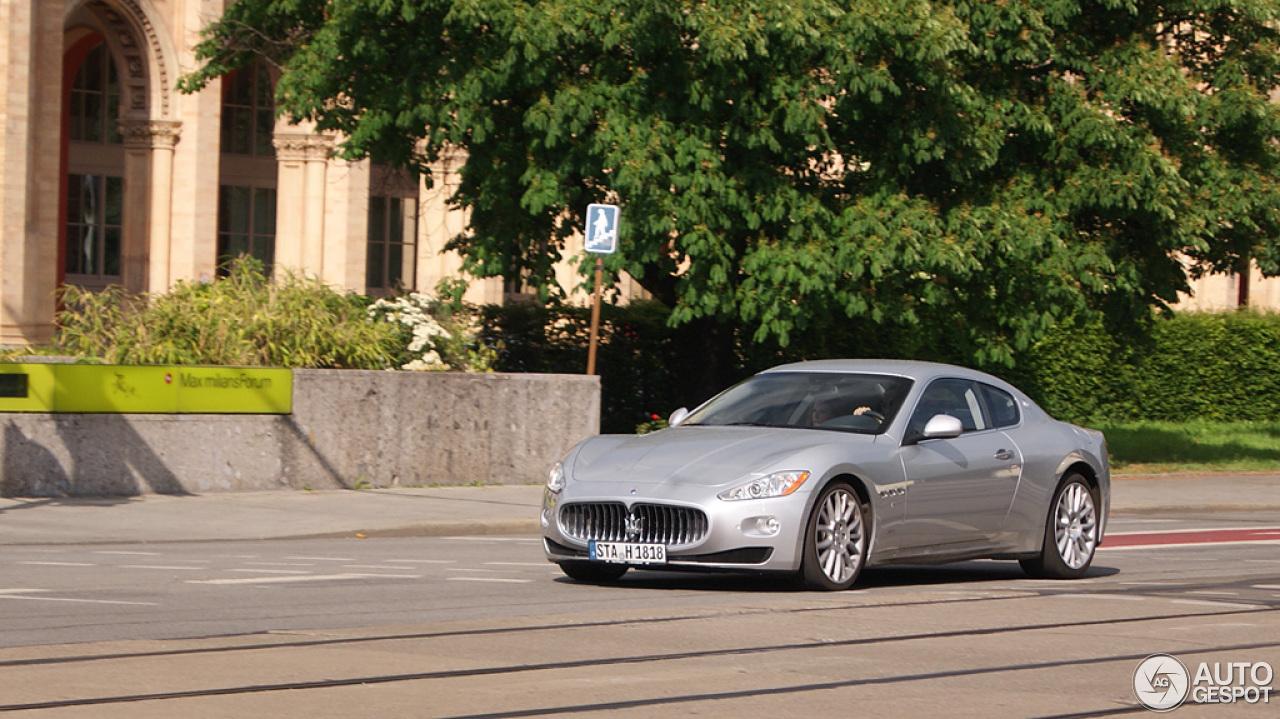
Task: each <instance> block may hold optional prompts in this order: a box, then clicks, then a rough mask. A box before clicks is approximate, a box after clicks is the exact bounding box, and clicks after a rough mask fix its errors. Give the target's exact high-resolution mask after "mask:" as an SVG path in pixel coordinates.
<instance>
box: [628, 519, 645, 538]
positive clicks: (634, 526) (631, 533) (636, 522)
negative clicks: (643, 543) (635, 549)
mask: <svg viewBox="0 0 1280 719" xmlns="http://www.w3.org/2000/svg"><path fill="white" fill-rule="evenodd" d="M626 529H627V540H628V541H631V542H634V541H636V540H637V539H639V538H640V531H641V530H643V529H644V518H643V517H639V516H636V513H635V512H629V513H628V514H627V527H626Z"/></svg>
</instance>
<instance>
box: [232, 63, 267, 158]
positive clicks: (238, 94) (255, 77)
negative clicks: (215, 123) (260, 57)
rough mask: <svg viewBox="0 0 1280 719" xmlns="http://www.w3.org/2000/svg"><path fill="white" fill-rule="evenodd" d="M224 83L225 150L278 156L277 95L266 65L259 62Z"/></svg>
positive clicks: (261, 155)
mask: <svg viewBox="0 0 1280 719" xmlns="http://www.w3.org/2000/svg"><path fill="white" fill-rule="evenodd" d="M222 82H223V92H222V152H223V153H224V154H228V155H248V156H250V157H274V156H275V147H274V146H272V144H271V136H272V131H273V128H274V127H275V96H274V90H273V89H272V86H271V75H270V73H268V72H267V68H266V66H264V65H263V64H262V63H259V62H255V63H253V64H252V65H250V66H248V67H246V68H242V69H240V70H237V71H235V72H233V73H231V74H230V75H228V76H226V77H225V78H223V80H222Z"/></svg>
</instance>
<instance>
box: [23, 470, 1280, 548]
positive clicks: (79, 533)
mask: <svg viewBox="0 0 1280 719" xmlns="http://www.w3.org/2000/svg"><path fill="white" fill-rule="evenodd" d="M1111 486H1112V503H1111V511H1112V513H1113V514H1140V513H1156V512H1215V511H1267V510H1269V511H1280V474H1256V475H1221V474H1218V475H1187V476H1181V475H1171V476H1160V477H1150V476H1148V477H1120V478H1116V479H1114V480H1113V481H1112V483H1111ZM541 498H542V487H541V486H534V485H512V486H485V487H433V488H420V489H419V488H415V489H377V490H331V491H318V492H307V491H290V490H281V491H274V492H250V493H226V494H206V495H200V496H172V495H143V496H140V497H127V498H112V499H65V498H62V499H59V498H55V499H3V498H0V545H15V544H103V543H117V542H118V543H148V542H182V541H205V540H240V539H280V538H299V537H356V536H357V535H364V536H366V537H379V536H381V537H386V536H448V535H483V534H534V533H536V532H537V531H538V507H539V503H540V502H541Z"/></svg>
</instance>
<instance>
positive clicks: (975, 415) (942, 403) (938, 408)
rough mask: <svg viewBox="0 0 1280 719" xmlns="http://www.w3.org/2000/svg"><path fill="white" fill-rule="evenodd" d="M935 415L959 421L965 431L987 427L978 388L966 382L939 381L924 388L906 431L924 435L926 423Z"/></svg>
mask: <svg viewBox="0 0 1280 719" xmlns="http://www.w3.org/2000/svg"><path fill="white" fill-rule="evenodd" d="M938 414H947V415H951V416H952V417H955V418H956V419H958V420H960V424H961V425H963V426H964V431H966V432H974V431H977V430H980V429H986V428H987V421H986V418H985V417H984V415H983V413H982V403H981V402H980V401H979V399H978V385H977V383H976V382H972V381H970V380H967V379H939V380H934V382H933V383H932V384H930V385H929V386H928V387H926V388H925V390H924V394H922V395H921V396H920V403H919V404H917V405H916V411H915V412H914V413H913V414H912V415H911V422H910V425H909V428H908V431H911V432H923V431H924V426H925V424H927V423H928V422H929V420H930V419H931V418H932V417H933V416H934V415H938Z"/></svg>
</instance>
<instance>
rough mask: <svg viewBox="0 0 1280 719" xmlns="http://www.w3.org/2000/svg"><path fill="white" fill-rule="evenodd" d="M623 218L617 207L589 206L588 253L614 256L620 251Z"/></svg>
mask: <svg viewBox="0 0 1280 719" xmlns="http://www.w3.org/2000/svg"><path fill="white" fill-rule="evenodd" d="M621 216H622V213H621V212H619V211H618V206H617V205H587V241H586V250H587V252H592V253H595V254H598V255H612V254H613V253H614V252H617V251H618V220H619V219H620V218H621Z"/></svg>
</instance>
